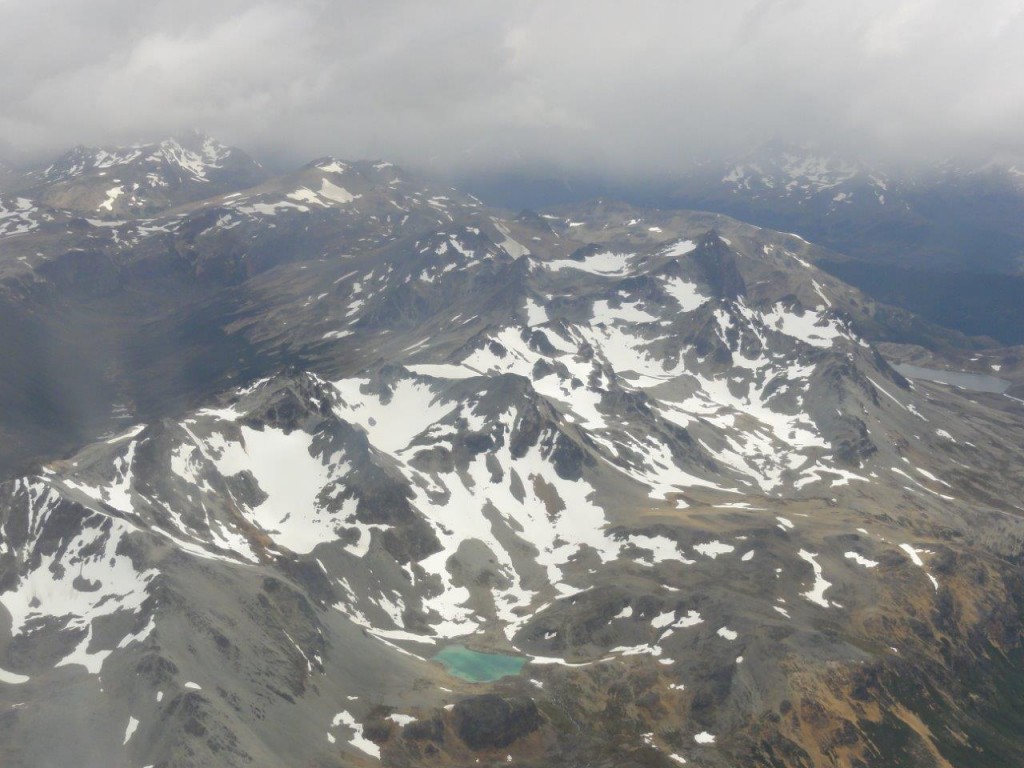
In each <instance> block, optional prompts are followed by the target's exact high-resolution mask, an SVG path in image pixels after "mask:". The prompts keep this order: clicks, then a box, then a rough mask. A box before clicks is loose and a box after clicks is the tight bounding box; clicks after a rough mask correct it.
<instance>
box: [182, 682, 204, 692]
mask: <svg viewBox="0 0 1024 768" xmlns="http://www.w3.org/2000/svg"><path fill="white" fill-rule="evenodd" d="M185 687H186V688H188V689H189V690H192V691H201V690H203V686H201V685H200V684H199V683H193V682H192V681H189V682H187V683H185Z"/></svg>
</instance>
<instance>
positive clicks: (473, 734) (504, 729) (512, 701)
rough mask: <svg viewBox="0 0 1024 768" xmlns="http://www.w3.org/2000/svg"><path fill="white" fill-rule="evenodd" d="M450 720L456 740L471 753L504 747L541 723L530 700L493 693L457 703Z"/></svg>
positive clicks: (534, 704) (538, 713)
mask: <svg viewBox="0 0 1024 768" xmlns="http://www.w3.org/2000/svg"><path fill="white" fill-rule="evenodd" d="M452 717H453V718H454V720H455V730H456V732H457V733H458V734H459V738H460V739H462V741H463V742H465V744H466V746H467V747H469V748H470V749H473V750H484V749H501V748H503V747H507V746H509V745H510V744H512V743H513V742H514V741H517V740H518V739H521V738H523V737H524V736H527V735H528V734H530V733H533V732H534V731H536V730H537V729H538V728H539V727H540V726H541V723H542V722H543V718H542V717H541V714H540V712H539V711H538V710H537V704H536V703H535V702H534V701H533V700H532V699H529V698H526V697H524V696H512V697H505V696H499V695H497V694H493V693H487V694H483V695H482V696H473V697H471V698H468V699H463V700H461V701H459V702H458V703H457V704H456V705H455V709H454V710H452Z"/></svg>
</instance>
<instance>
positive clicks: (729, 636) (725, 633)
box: [717, 627, 740, 640]
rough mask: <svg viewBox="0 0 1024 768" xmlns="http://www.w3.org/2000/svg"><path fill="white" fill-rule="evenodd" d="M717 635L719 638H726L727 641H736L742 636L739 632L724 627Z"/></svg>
mask: <svg viewBox="0 0 1024 768" xmlns="http://www.w3.org/2000/svg"><path fill="white" fill-rule="evenodd" d="M717 634H718V636H719V637H724V638H725V639H726V640H735V639H736V638H738V637H739V636H740V635H739V633H738V632H734V631H733V630H731V629H729V628H728V627H722V628H721V629H719V630H718V632H717Z"/></svg>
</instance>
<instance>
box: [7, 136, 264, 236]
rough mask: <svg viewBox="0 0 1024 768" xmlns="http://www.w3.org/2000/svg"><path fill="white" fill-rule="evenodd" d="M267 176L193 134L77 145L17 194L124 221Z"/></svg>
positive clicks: (232, 151) (217, 144)
mask: <svg viewBox="0 0 1024 768" xmlns="http://www.w3.org/2000/svg"><path fill="white" fill-rule="evenodd" d="M266 177H267V174H266V172H265V171H264V170H263V169H262V167H261V166H260V165H259V163H257V162H256V161H255V160H253V159H252V158H250V157H249V156H248V155H246V154H245V153H244V152H242V151H241V150H239V149H235V148H232V147H227V146H224V145H223V144H221V143H220V142H218V141H217V140H215V139H213V138H211V137H209V136H206V135H205V134H202V133H198V132H195V133H191V134H188V135H186V136H182V137H179V138H168V139H164V140H163V141H160V142H155V143H143V144H134V145H132V146H129V147H104V148H97V147H85V146H78V147H75V148H74V149H72V150H70V151H69V152H67V153H65V154H64V155H62V156H61V157H59V158H57V160H55V161H54V162H53V163H52V164H50V165H49V166H47V167H45V168H42V169H39V170H37V171H31V172H29V173H28V174H27V175H26V177H25V181H23V182H22V184H21V185H19V186H20V187H21V188H20V189H19V190H18V191H19V192H21V193H22V194H25V195H26V196H28V197H32V198H34V199H36V200H38V201H39V202H41V203H45V204H47V205H51V206H53V207H56V208H62V209H66V210H73V211H76V212H78V213H81V214H83V215H90V216H92V217H94V218H101V219H123V218H125V217H134V216H140V215H152V214H154V213H157V212H159V211H162V210H165V209H167V208H170V207H173V206H176V205H181V204H183V203H188V202H193V201H195V200H201V199H204V198H208V197H215V196H216V195H219V194H223V193H225V192H230V191H233V190H236V189H240V188H244V187H249V186H252V185H253V184H256V183H258V182H259V181H261V180H263V179H265V178H266Z"/></svg>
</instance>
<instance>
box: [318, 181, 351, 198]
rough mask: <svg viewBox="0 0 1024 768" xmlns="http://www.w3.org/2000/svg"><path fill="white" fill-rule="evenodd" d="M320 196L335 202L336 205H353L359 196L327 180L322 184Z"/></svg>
mask: <svg viewBox="0 0 1024 768" xmlns="http://www.w3.org/2000/svg"><path fill="white" fill-rule="evenodd" d="M320 196H321V197H326V198H327V199H328V200H333V201H334V202H336V203H351V202H352V201H353V200H355V199H356V197H357V195H353V194H352V193H351V192H349V191H348V190H347V189H345V188H343V187H339V186H337V185H336V184H331V182H329V181H328V180H327V179H323V180H322V181H321V182H320Z"/></svg>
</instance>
